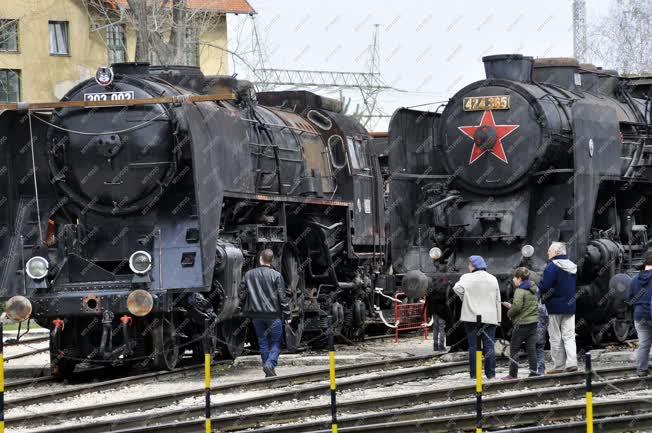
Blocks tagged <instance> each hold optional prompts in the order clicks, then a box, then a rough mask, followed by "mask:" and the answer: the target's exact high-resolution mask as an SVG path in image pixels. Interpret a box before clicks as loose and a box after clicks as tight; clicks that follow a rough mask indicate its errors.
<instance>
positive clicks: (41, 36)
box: [0, 0, 228, 102]
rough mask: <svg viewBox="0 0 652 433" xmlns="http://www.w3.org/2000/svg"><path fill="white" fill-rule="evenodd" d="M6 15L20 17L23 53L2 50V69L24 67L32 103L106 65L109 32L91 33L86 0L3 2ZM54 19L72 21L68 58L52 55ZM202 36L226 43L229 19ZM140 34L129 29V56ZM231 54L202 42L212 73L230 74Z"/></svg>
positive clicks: (55, 95)
mask: <svg viewBox="0 0 652 433" xmlns="http://www.w3.org/2000/svg"><path fill="white" fill-rule="evenodd" d="M0 19H18V20H19V21H18V53H6V52H0V69H19V70H20V71H21V79H22V82H21V93H20V95H21V99H22V100H23V101H28V102H43V101H54V100H58V99H60V98H61V97H62V96H63V95H64V94H65V93H66V92H67V91H68V90H69V89H70V88H72V87H73V86H74V85H75V84H77V83H79V82H80V81H82V80H85V79H87V78H90V77H93V76H94V75H95V70H96V69H97V67H98V66H105V65H106V63H107V61H108V52H107V48H106V44H105V43H104V40H103V39H104V37H105V35H106V30H104V29H102V30H100V31H99V33H98V32H91V31H90V22H89V19H88V15H87V13H86V8H85V7H84V6H83V4H82V2H81V0H0ZM48 21H68V22H69V24H68V32H69V52H70V55H68V56H52V55H50V48H49V30H48ZM220 22H221V25H220V26H219V27H218V28H216V29H214V30H212V31H211V32H209V33H206V34H204V35H202V37H201V40H202V41H207V42H209V43H210V44H213V45H217V46H226V39H227V37H226V36H227V34H226V32H227V29H226V19H223V20H221V21H220ZM135 51H136V38H135V34H134V32H133V31H130V30H129V31H127V56H128V58H129V60H133V58H134V54H135ZM227 60H228V56H227V55H226V52H225V51H223V50H220V49H218V48H212V47H208V46H205V45H202V46H201V48H200V64H201V68H202V71H204V73H205V74H207V75H214V74H228V61H227Z"/></svg>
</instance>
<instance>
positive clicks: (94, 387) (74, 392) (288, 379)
mask: <svg viewBox="0 0 652 433" xmlns="http://www.w3.org/2000/svg"><path fill="white" fill-rule="evenodd" d="M432 359H435V358H434V357H433V356H432V355H427V356H420V357H412V358H397V359H392V360H388V361H374V362H370V363H364V364H362V365H356V366H350V367H341V368H340V371H341V374H342V376H341V377H345V376H346V375H347V374H348V375H351V374H354V373H355V372H357V371H365V369H366V370H367V371H377V370H378V369H381V368H384V367H387V366H390V367H401V366H406V365H414V364H415V363H421V362H427V361H429V360H432ZM218 365H219V364H218ZM203 371H204V366H203V365H193V366H188V367H183V368H179V369H176V370H172V371H159V372H151V373H144V374H140V375H135V376H128V377H122V378H117V379H112V380H105V381H102V382H95V383H91V384H86V385H80V386H73V387H69V388H65V389H60V390H57V391H49V392H45V393H42V394H36V395H31V396H26V397H19V398H14V399H12V398H9V399H6V400H5V409H12V408H14V407H19V406H28V405H32V404H37V403H41V404H42V403H48V402H53V401H61V399H63V398H66V397H72V396H75V397H76V396H80V395H84V394H90V393H93V392H98V391H102V390H105V389H112V390H114V391H115V390H118V389H120V388H123V387H126V386H130V385H134V384H139V383H148V382H155V381H157V380H160V379H168V378H169V377H170V376H174V375H177V374H181V376H183V377H185V376H187V375H188V374H189V373H193V372H203ZM326 371H327V370H325V369H318V370H313V371H309V372H305V373H297V374H294V375H285V376H277V377H276V378H275V379H273V380H270V379H262V378H261V379H257V380H253V381H248V382H247V383H246V384H245V386H246V387H247V389H251V387H252V386H255V385H260V387H265V388H267V387H269V386H270V382H271V383H272V384H273V385H274V386H279V385H281V386H282V385H283V383H288V384H292V383H294V382H295V381H299V380H303V381H304V382H305V381H311V380H318V379H322V378H323V375H324V374H325V372H326ZM80 373H81V372H80ZM21 383H22V384H29V383H30V382H29V380H26V381H21ZM223 387H224V386H223ZM230 388H231V386H230V385H229V386H228V387H224V388H223V389H221V391H222V392H225V391H227V392H228V391H230Z"/></svg>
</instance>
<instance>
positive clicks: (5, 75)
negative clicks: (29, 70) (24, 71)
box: [0, 69, 21, 102]
mask: <svg viewBox="0 0 652 433" xmlns="http://www.w3.org/2000/svg"><path fill="white" fill-rule="evenodd" d="M9 74H13V76H12V77H11V78H15V79H17V82H16V88H15V89H14V91H13V92H12V93H13V94H15V95H16V99H15V100H14V99H10V98H9V95H10V92H9V91H8V90H7V86H9V84H10V83H9V79H10V75H9ZM20 81H21V77H20V69H0V89H1V90H3V91H4V94H5V95H6V97H4V98H2V97H0V102H20Z"/></svg>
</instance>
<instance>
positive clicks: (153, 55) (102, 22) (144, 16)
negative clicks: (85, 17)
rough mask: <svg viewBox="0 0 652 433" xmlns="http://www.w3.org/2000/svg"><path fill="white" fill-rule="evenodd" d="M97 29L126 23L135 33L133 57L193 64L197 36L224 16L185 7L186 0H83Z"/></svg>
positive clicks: (140, 59)
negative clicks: (119, 1)
mask: <svg viewBox="0 0 652 433" xmlns="http://www.w3.org/2000/svg"><path fill="white" fill-rule="evenodd" d="M82 1H83V2H84V4H85V5H86V8H87V10H88V14H89V16H90V17H91V19H92V21H93V22H94V28H95V29H97V30H98V31H99V30H101V29H103V28H105V27H106V26H110V25H125V26H126V27H128V28H130V29H132V30H133V31H134V32H135V33H136V55H135V59H134V60H135V61H142V62H153V63H157V64H168V65H170V64H174V65H188V64H193V59H192V57H193V56H192V55H189V54H190V53H191V52H198V51H197V50H199V46H200V44H201V42H200V36H201V35H203V34H205V33H207V32H209V31H212V30H214V29H216V28H217V27H218V26H220V25H223V23H224V20H225V19H226V17H225V16H224V14H221V13H219V12H217V11H214V10H210V9H197V8H188V4H187V0H126V2H127V5H128V7H124V4H121V5H119V4H118V3H117V2H116V1H115V0H82Z"/></svg>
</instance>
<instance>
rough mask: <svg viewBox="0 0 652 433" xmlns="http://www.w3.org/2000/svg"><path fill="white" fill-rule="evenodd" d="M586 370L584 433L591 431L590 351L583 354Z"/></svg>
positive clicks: (591, 387)
mask: <svg viewBox="0 0 652 433" xmlns="http://www.w3.org/2000/svg"><path fill="white" fill-rule="evenodd" d="M584 362H585V370H586V433H593V385H592V383H591V380H592V379H593V378H592V376H593V373H592V371H591V352H586V354H585V355H584Z"/></svg>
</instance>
